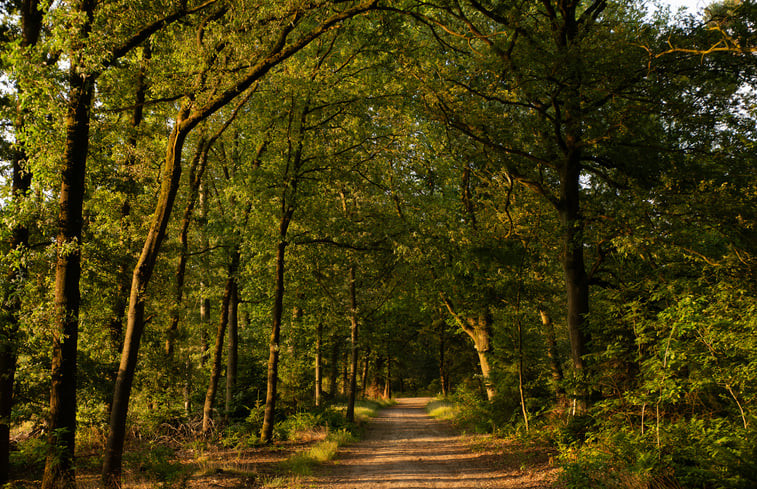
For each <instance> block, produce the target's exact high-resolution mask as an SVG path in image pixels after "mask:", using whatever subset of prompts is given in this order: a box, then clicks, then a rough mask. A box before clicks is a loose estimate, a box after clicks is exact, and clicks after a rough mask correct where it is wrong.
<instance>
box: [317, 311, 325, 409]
mask: <svg viewBox="0 0 757 489" xmlns="http://www.w3.org/2000/svg"><path fill="white" fill-rule="evenodd" d="M322 352H323V323H321V322H320V321H319V322H318V325H317V326H316V330H315V405H316V407H320V406H321V403H322V400H321V399H322V397H323V375H322V370H323V360H322Z"/></svg>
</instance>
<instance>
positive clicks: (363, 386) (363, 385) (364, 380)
mask: <svg viewBox="0 0 757 489" xmlns="http://www.w3.org/2000/svg"><path fill="white" fill-rule="evenodd" d="M370 366H371V351H370V349H368V348H366V351H365V353H364V354H363V373H362V374H361V376H360V390H361V392H362V394H361V395H362V396H363V397H364V398H365V397H366V396H367V395H368V371H369V370H370Z"/></svg>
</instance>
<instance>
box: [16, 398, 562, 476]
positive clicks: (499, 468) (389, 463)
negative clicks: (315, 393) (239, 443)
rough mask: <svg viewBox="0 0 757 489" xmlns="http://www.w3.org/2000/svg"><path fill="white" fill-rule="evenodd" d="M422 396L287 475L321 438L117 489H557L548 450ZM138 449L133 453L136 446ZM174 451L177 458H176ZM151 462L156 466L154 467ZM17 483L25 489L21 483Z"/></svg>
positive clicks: (176, 466) (210, 457)
mask: <svg viewBox="0 0 757 489" xmlns="http://www.w3.org/2000/svg"><path fill="white" fill-rule="evenodd" d="M431 400H432V399H430V398H402V399H397V401H398V402H397V404H396V405H394V406H392V407H390V408H386V409H383V410H381V411H379V412H378V415H377V416H376V417H375V418H373V419H371V420H370V422H368V424H367V425H366V427H365V432H364V436H363V437H362V439H361V440H360V441H357V442H354V443H351V444H348V445H346V446H342V447H340V448H339V451H338V453H337V455H336V457H335V458H334V459H333V460H332V461H330V462H326V463H323V464H316V465H315V466H314V467H309V469H308V470H307V471H306V473H308V475H302V474H299V475H298V474H295V473H293V472H292V471H291V470H290V469H289V468H288V465H287V461H288V460H290V459H291V457H293V456H295V454H298V453H304V452H306V451H307V450H309V449H310V448H311V447H313V446H315V445H316V444H318V443H320V442H322V441H323V440H324V438H325V436H326V434H325V432H314V433H311V436H310V438H309V439H299V440H298V441H296V442H278V443H275V444H273V445H270V446H262V447H255V448H244V449H231V448H230V449H219V447H216V448H208V447H206V448H205V449H202V450H201V449H184V450H181V451H179V452H177V453H175V454H174V455H173V456H172V457H170V458H171V460H164V461H163V462H162V463H163V464H164V469H163V471H176V470H178V471H179V473H178V474H177V475H180V474H182V475H180V476H179V477H178V479H175V478H174V479H173V480H171V481H168V480H166V479H163V480H160V479H157V480H156V478H155V473H156V471H157V472H160V467H159V466H160V465H161V464H160V463H158V464H156V463H155V461H154V460H153V461H152V462H150V461H147V460H146V461H145V464H144V465H143V466H141V465H140V464H139V463H137V464H134V463H132V464H129V465H130V467H129V469H128V470H125V473H124V485H123V487H124V488H127V489H148V488H150V489H152V488H156V487H162V488H171V489H173V488H181V489H254V488H274V487H278V488H288V489H305V488H314V489H421V488H440V489H483V488H487V489H558V488H560V487H561V486H560V485H559V483H558V482H557V478H558V475H559V469H558V468H557V467H556V466H555V465H554V463H553V461H552V456H553V455H554V451H552V450H550V449H547V448H543V447H535V446H530V445H525V444H521V443H517V442H513V441H508V440H503V439H498V438H494V437H491V436H486V435H462V434H460V433H459V432H458V431H457V430H456V429H455V428H454V427H452V426H451V425H450V424H449V423H447V422H444V421H438V420H435V419H433V418H431V417H430V416H428V415H427V414H426V411H425V406H426V404H428V402H430V401H431ZM137 453H139V450H137ZM177 456H178V458H176V457H177ZM156 465H157V467H156ZM78 483H79V484H78V485H79V488H80V489H90V488H95V487H98V476H97V475H96V474H95V473H93V472H89V471H81V472H80V475H79V477H78ZM20 487H31V486H26V485H21V486H20Z"/></svg>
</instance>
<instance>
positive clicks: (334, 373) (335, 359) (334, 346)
mask: <svg viewBox="0 0 757 489" xmlns="http://www.w3.org/2000/svg"><path fill="white" fill-rule="evenodd" d="M340 357H341V351H340V350H339V338H337V337H336V335H335V334H334V335H332V336H331V365H330V367H331V368H330V369H329V370H330V373H329V379H330V380H331V384H330V385H329V395H330V396H331V397H332V398H334V397H336V395H337V394H338V393H339V358H340Z"/></svg>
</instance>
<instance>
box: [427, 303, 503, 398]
mask: <svg viewBox="0 0 757 489" xmlns="http://www.w3.org/2000/svg"><path fill="white" fill-rule="evenodd" d="M441 298H442V302H443V303H444V305H445V306H446V307H447V310H448V311H449V313H450V314H451V315H452V317H454V318H455V321H456V322H457V324H458V325H459V326H460V328H461V329H462V330H463V331H465V333H466V334H467V335H468V336H469V337H470V338H471V339H472V340H473V347H474V348H475V350H476V354H477V355H478V363H479V366H480V367H481V376H482V379H483V383H484V389H485V390H486V398H487V399H488V400H489V401H491V400H492V399H494V396H495V395H496V390H495V388H494V383H493V382H492V378H491V371H492V369H491V365H490V363H489V359H490V357H491V355H492V353H493V348H492V344H491V337H492V331H491V327H492V317H491V313H490V312H489V308H488V307H487V308H485V309H483V310H482V311H481V312H480V313H479V315H478V318H467V320H465V321H464V320H463V319H462V318H461V317H460V315H458V314H457V313H456V312H455V309H454V307H453V306H452V302H451V301H450V300H449V299H447V298H446V297H445V296H444V295H441Z"/></svg>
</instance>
